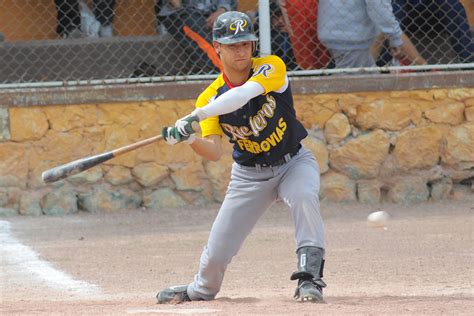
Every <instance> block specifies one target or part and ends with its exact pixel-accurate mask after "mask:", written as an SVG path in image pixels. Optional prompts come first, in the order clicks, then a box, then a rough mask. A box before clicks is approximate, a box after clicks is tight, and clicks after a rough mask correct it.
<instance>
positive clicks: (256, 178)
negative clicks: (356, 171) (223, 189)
mask: <svg viewBox="0 0 474 316" xmlns="http://www.w3.org/2000/svg"><path fill="white" fill-rule="evenodd" d="M319 186H320V179H319V167H318V164H317V162H316V159H315V157H314V155H313V154H312V153H311V152H310V151H309V150H308V149H306V148H304V147H302V148H301V149H300V151H299V152H298V153H297V154H296V155H295V156H294V157H293V158H292V159H291V160H290V161H289V162H287V163H286V164H283V165H281V166H277V167H263V168H261V169H257V168H255V167H245V166H242V165H239V164H237V163H234V164H233V165H232V173H231V180H230V183H229V186H228V189H227V194H226V196H225V199H224V202H223V203H222V206H221V208H220V210H219V213H218V214H217V217H216V219H215V221H214V224H213V225H212V229H211V232H210V235H209V240H208V242H207V245H206V246H205V247H204V249H203V252H202V254H201V260H200V265H199V271H198V273H197V274H196V275H195V277H194V281H193V282H192V283H190V284H189V285H188V289H187V292H188V295H189V297H190V298H191V300H212V299H214V298H215V296H216V294H217V293H218V292H219V290H220V288H221V285H222V281H223V278H224V273H225V270H226V268H227V265H228V264H229V263H230V261H231V260H232V257H233V256H235V255H236V254H237V252H238V251H239V249H240V247H241V245H242V243H243V242H244V240H245V238H246V237H247V236H248V235H249V233H250V232H251V230H252V228H253V227H254V226H255V224H256V223H257V220H258V219H259V218H260V216H262V214H263V213H264V212H265V210H267V209H268V207H269V206H270V205H271V204H272V203H273V202H275V201H276V200H277V199H281V200H283V201H284V202H285V203H286V204H287V205H288V206H289V207H290V210H291V214H292V218H293V222H294V226H295V239H296V249H298V248H300V247H303V246H313V247H319V248H323V249H324V248H325V244H324V226H323V221H322V218H321V214H320V211H319Z"/></svg>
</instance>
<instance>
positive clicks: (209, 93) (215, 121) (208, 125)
mask: <svg viewBox="0 0 474 316" xmlns="http://www.w3.org/2000/svg"><path fill="white" fill-rule="evenodd" d="M223 85H224V78H223V77H222V75H220V76H219V77H217V79H216V80H214V82H213V83H212V84H211V85H210V86H209V87H207V89H206V90H204V91H203V92H202V93H201V94H200V95H199V97H198V99H197V100H196V107H197V108H201V107H203V106H205V105H207V104H208V103H209V102H211V101H212V100H214V98H215V97H216V95H217V90H218V89H219V88H220V87H222V86H223ZM199 125H200V126H201V136H202V137H206V136H209V135H223V134H224V132H223V131H222V128H221V126H220V124H219V117H218V116H214V117H209V118H207V119H205V120H202V121H201V122H199Z"/></svg>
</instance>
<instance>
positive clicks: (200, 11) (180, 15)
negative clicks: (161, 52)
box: [158, 0, 237, 73]
mask: <svg viewBox="0 0 474 316" xmlns="http://www.w3.org/2000/svg"><path fill="white" fill-rule="evenodd" d="M236 9H237V0H192V1H191V0H164V1H162V3H161V6H160V11H159V12H158V20H159V22H160V23H163V25H164V26H165V28H166V31H167V32H168V33H169V34H170V35H171V36H173V38H175V39H176V41H177V42H178V43H179V45H180V46H181V47H182V48H183V50H184V51H185V52H186V54H185V55H186V56H187V57H188V58H187V60H186V65H187V68H189V69H188V70H186V72H188V73H211V72H218V71H219V69H220V60H219V57H218V56H217V54H216V53H215V50H214V48H213V46H212V37H211V34H212V32H211V30H212V25H213V24H214V21H215V20H216V19H217V17H218V16H219V15H220V14H222V13H224V12H225V11H231V10H236Z"/></svg>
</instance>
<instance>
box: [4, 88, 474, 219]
mask: <svg viewBox="0 0 474 316" xmlns="http://www.w3.org/2000/svg"><path fill="white" fill-rule="evenodd" d="M295 104H296V110H297V114H298V117H299V118H300V120H301V121H302V122H303V124H304V125H305V127H306V128H307V129H308V131H309V132H310V137H308V138H307V139H306V140H305V145H306V146H307V147H309V148H310V149H311V150H312V151H313V152H314V153H315V155H316V156H317V158H318V161H319V165H320V169H321V173H322V176H321V178H322V181H321V183H322V184H321V198H322V199H323V200H331V201H338V202H354V201H360V202H362V203H372V204H376V203H380V202H384V201H389V202H395V203H416V202H421V201H426V200H440V199H450V198H455V199H461V198H466V197H472V196H473V195H474V193H473V191H474V187H473V184H472V183H473V179H474V89H473V88H461V89H434V90H417V91H396V92H363V93H347V94H341V93H338V94H318V95H316V94H305V95H296V96H295ZM192 108H193V100H184V101H183V100H180V101H162V100H159V101H153V102H128V103H109V104H83V105H64V106H62V105H54V106H28V107H3V108H2V107H0V214H3V215H6V214H18V213H19V214H28V215H40V214H47V215H58V214H68V213H74V212H77V211H78V210H85V211H88V212H102V211H115V210H120V209H138V208H141V207H144V208H149V209H160V208H164V207H184V206H189V205H196V206H202V205H206V204H208V203H212V202H219V201H221V200H222V198H223V195H224V193H225V189H226V185H227V182H228V179H229V173H230V165H231V157H230V152H231V148H230V146H227V147H226V151H228V152H229V154H227V155H225V157H224V158H223V159H222V160H221V161H220V162H209V161H205V160H203V159H201V158H200V157H199V156H197V155H196V154H194V153H193V151H192V150H191V149H190V148H189V146H187V145H178V146H175V147H173V148H172V147H169V146H167V145H166V144H164V143H160V142H159V143H156V144H151V145H148V146H146V147H143V148H141V149H138V150H135V151H133V152H130V153H127V154H125V155H123V156H120V157H117V158H115V159H113V160H110V161H108V162H107V163H104V164H102V165H100V166H98V167H94V168H92V169H90V170H88V171H86V172H83V173H81V174H78V175H75V176H72V177H70V178H68V179H66V180H62V181H59V182H56V183H54V184H51V185H44V184H43V183H42V181H41V173H42V171H44V170H46V169H48V168H51V167H54V166H57V165H59V164H63V163H66V162H69V161H72V160H75V159H78V158H82V157H84V156H89V155H92V154H97V153H102V152H105V151H109V150H112V149H116V148H118V147H121V146H124V145H127V144H130V143H133V142H136V141H138V140H141V139H144V138H148V137H151V136H154V135H157V134H159V133H160V131H161V127H162V126H164V125H168V124H170V123H173V122H174V121H175V120H176V119H177V118H178V117H181V116H183V115H185V114H187V113H188V112H189V111H190V110H191V109H192Z"/></svg>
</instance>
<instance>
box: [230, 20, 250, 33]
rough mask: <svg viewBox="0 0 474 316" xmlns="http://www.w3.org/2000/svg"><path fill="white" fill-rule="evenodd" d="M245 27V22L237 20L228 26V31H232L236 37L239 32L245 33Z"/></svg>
mask: <svg viewBox="0 0 474 316" xmlns="http://www.w3.org/2000/svg"><path fill="white" fill-rule="evenodd" d="M246 26H247V21H245V20H241V19H238V20H235V21H234V22H232V23H231V24H230V25H229V29H230V30H231V31H234V35H236V34H237V33H239V32H245V27H246Z"/></svg>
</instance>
